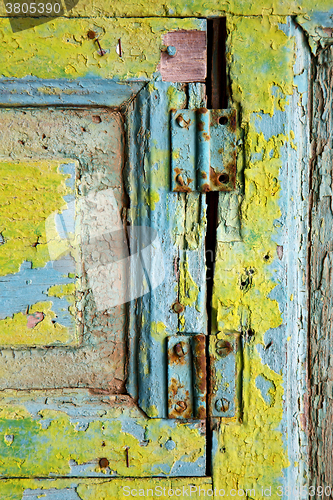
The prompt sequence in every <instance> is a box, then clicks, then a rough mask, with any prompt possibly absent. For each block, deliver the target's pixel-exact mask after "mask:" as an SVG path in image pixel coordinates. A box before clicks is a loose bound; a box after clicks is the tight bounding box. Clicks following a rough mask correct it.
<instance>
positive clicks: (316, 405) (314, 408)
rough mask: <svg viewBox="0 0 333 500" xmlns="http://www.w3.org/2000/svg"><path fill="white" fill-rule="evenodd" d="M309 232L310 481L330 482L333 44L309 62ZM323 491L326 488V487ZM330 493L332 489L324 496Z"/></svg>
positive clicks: (332, 471) (316, 483)
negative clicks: (310, 102) (311, 75)
mask: <svg viewBox="0 0 333 500" xmlns="http://www.w3.org/2000/svg"><path fill="white" fill-rule="evenodd" d="M313 71H314V82H313V91H312V99H313V104H312V116H313V118H312V123H311V145H312V152H313V156H312V168H311V198H310V199H311V212H310V215H311V234H310V248H309V277H310V329H309V343H310V344H309V384H310V395H309V396H310V397H309V405H310V418H311V425H310V439H311V447H310V473H311V480H310V484H311V485H313V486H314V487H315V488H317V487H319V486H322V487H324V488H325V486H326V487H332V484H333V467H332V447H333V439H332V425H333V394H332V389H333V361H332V350H333V330H332V307H333V294H332V264H333V259H332V257H333V240H332V231H333V205H332V175H333V153H332V140H333V112H332V104H333V93H332V88H333V47H332V46H328V47H327V48H326V49H323V50H320V51H319V53H318V55H317V57H316V59H315V60H314V62H313ZM326 491H328V490H326ZM323 498H331V494H329V495H326V494H324V495H323Z"/></svg>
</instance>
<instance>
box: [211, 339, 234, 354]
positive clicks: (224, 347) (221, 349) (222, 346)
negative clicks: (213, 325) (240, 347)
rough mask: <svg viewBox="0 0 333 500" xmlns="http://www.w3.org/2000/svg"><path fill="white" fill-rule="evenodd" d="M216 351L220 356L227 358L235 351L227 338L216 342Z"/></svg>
mask: <svg viewBox="0 0 333 500" xmlns="http://www.w3.org/2000/svg"><path fill="white" fill-rule="evenodd" d="M215 351H216V354H217V355H218V356H221V357H223V358H225V357H226V356H228V354H230V353H231V352H232V351H233V347H232V345H231V344H230V342H227V341H226V340H218V341H217V342H216V344H215Z"/></svg>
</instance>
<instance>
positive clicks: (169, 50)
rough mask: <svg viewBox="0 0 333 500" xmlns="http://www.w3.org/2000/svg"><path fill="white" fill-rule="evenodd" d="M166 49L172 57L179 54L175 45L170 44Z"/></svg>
mask: <svg viewBox="0 0 333 500" xmlns="http://www.w3.org/2000/svg"><path fill="white" fill-rule="evenodd" d="M166 51H167V53H168V56H170V57H175V55H176V54H177V49H176V47H174V46H173V45H168V47H167V49H166Z"/></svg>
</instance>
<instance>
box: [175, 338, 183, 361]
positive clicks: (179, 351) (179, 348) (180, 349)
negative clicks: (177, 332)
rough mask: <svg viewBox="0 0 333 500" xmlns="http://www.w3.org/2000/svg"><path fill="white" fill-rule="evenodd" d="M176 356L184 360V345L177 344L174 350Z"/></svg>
mask: <svg viewBox="0 0 333 500" xmlns="http://www.w3.org/2000/svg"><path fill="white" fill-rule="evenodd" d="M173 350H174V352H175V354H177V356H178V357H179V358H182V357H183V356H185V352H184V349H183V346H182V343H181V342H178V344H176V345H175V346H174V348H173Z"/></svg>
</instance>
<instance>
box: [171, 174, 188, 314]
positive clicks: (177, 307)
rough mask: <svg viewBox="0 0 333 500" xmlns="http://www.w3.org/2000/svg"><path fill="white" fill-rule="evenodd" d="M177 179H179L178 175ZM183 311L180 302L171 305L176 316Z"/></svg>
mask: <svg viewBox="0 0 333 500" xmlns="http://www.w3.org/2000/svg"><path fill="white" fill-rule="evenodd" d="M177 177H179V175H178V176H177ZM180 184H182V186H183V185H184V181H183V179H182V182H181V183H180ZM184 309H185V307H184V306H183V304H180V302H175V303H174V304H173V305H172V310H173V312H175V313H177V314H180V313H182V312H184Z"/></svg>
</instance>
